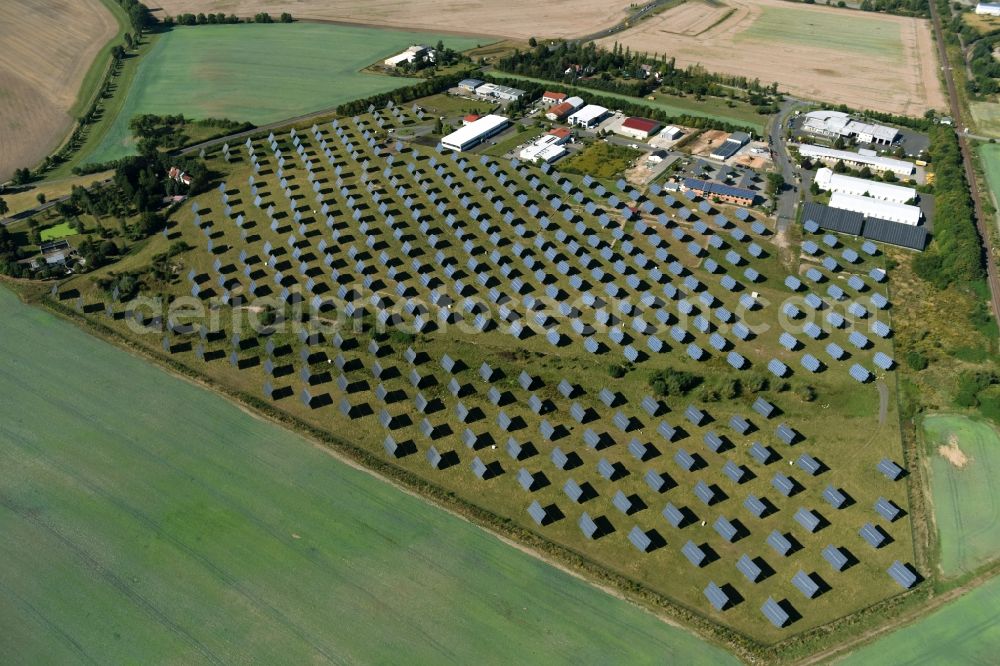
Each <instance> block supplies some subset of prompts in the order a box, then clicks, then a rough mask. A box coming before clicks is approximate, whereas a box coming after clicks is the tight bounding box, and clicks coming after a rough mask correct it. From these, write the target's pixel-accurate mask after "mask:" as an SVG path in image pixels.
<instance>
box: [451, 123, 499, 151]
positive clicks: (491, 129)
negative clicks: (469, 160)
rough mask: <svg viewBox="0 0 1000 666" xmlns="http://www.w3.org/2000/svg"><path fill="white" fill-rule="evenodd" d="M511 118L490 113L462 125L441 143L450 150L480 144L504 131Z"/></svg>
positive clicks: (460, 149) (459, 149)
mask: <svg viewBox="0 0 1000 666" xmlns="http://www.w3.org/2000/svg"><path fill="white" fill-rule="evenodd" d="M509 124H510V120H509V119H508V118H506V117H504V116H497V115H493V114H490V115H488V116H483V117H482V118H480V119H479V120H476V121H474V122H471V123H469V124H468V125H465V126H464V127H460V128H458V129H457V130H455V131H454V132H452V133H451V134H449V135H447V136H446V137H444V138H442V139H441V145H442V146H444V147H445V148H447V149H448V150H455V151H458V152H461V151H463V150H468V149H469V148H472V147H474V146H477V145H479V144H480V143H481V142H482V141H484V140H486V139H488V138H490V137H491V136H495V135H497V134H499V133H500V132H502V131H504V129H506V128H507V126H508V125H509Z"/></svg>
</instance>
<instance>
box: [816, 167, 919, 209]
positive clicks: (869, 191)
mask: <svg viewBox="0 0 1000 666" xmlns="http://www.w3.org/2000/svg"><path fill="white" fill-rule="evenodd" d="M816 185H817V187H819V189H821V190H825V191H827V192H833V193H835V194H852V195H855V196H866V197H870V198H872V199H877V200H879V201H889V202H892V203H899V204H901V203H906V202H907V201H910V200H911V199H915V198H916V196H917V191H916V190H915V189H913V188H912V187H903V186H902V185H893V184H892V183H880V182H877V181H874V180H865V179H864V178H855V177H854V176H845V175H844V174H841V173H834V172H833V171H831V170H830V169H827V168H825V167H824V168H822V169H820V170H819V171H817V172H816Z"/></svg>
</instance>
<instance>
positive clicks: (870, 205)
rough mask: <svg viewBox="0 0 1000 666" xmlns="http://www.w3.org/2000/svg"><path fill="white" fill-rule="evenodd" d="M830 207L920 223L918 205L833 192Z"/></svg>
mask: <svg viewBox="0 0 1000 666" xmlns="http://www.w3.org/2000/svg"><path fill="white" fill-rule="evenodd" d="M830 207H831V208H837V209H840V210H846V211H850V212H852V213H861V214H862V215H864V216H865V217H869V218H876V219H879V220H888V221H889V222H896V223H898V224H906V225H908V226H911V227H915V226H917V225H918V224H920V218H921V216H922V213H921V211H920V207H919V206H910V205H908V204H900V203H893V202H891V201H881V200H879V199H873V198H871V197H863V196H858V195H856V194H846V193H844V192H834V193H833V196H832V197H830Z"/></svg>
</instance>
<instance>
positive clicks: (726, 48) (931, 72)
mask: <svg viewBox="0 0 1000 666" xmlns="http://www.w3.org/2000/svg"><path fill="white" fill-rule="evenodd" d="M725 3H726V4H727V5H729V6H730V7H731V8H733V9H734V11H733V12H732V14H731V15H729V17H728V18H726V19H725V20H724V21H722V22H721V23H719V24H718V25H714V26H712V27H710V28H708V29H706V30H704V31H703V32H701V33H700V34H698V35H697V37H693V36H689V35H686V34H678V33H677V26H675V25H674V24H673V21H672V18H673V17H674V16H678V15H680V12H681V10H683V11H684V12H685V13H684V17H685V18H684V20H685V22H686V23H687V24H692V23H691V22H692V21H693V19H691V18H689V17H688V14H687V13H690V12H696V11H699V10H700V11H701V12H702V13H703V15H704V17H705V20H706V21H709V23H711V17H713V16H715V17H716V18H717V17H718V15H719V13H718V12H719V8H718V7H713V6H710V5H707V4H703V3H699V2H688V3H685V4H684V5H681V6H680V7H677V8H676V9H672V10H669V11H667V12H664V13H663V14H659V15H656V16H653V17H651V18H649V19H647V20H645V21H642V22H641V23H639V24H638V25H637V26H636V27H634V28H631V29H629V30H626V31H624V32H621V33H618V34H617V35H614V36H613V37H609V38H608V39H606V40H601V42H599V43H601V44H603V45H604V46H607V47H610V46H612V45H613V44H614V42H619V43H621V44H624V45H627V46H629V47H631V48H632V50H633V51H646V52H649V53H666V54H667V55H670V56H673V57H674V58H676V60H677V64H679V65H682V66H686V65H693V64H701V65H703V66H704V67H705V68H706V69H708V70H709V71H718V72H725V73H729V74H735V75H742V76H746V77H749V78H759V79H760V80H761V81H763V82H771V81H775V80H777V81H778V83H779V84H780V86H781V88H782V89H783V90H786V91H788V92H790V93H792V94H793V95H799V96H802V97H806V98H810V99H817V100H824V101H830V102H837V103H845V104H848V105H850V106H852V107H856V108H862V109H865V108H870V109H876V110H879V111H887V112H891V113H902V114H908V115H922V114H923V113H924V111H925V110H927V109H928V108H931V107H933V108H941V109H943V108H945V98H944V94H943V92H942V90H941V86H940V83H939V82H938V78H937V73H938V64H937V56H936V51H935V48H934V44H933V42H932V41H931V29H930V22H929V21H926V20H920V19H911V18H905V17H900V16H890V15H884V14H878V15H876V14H868V13H866V14H864V15H863V20H865V21H886V22H890V23H895V24H898V25H899V27H900V38H901V41H902V52H901V53H896V54H886V57H885V58H881V57H872V56H871V55H870V54H865V53H852V52H845V51H843V50H840V49H833V48H826V47H822V46H814V45H810V44H790V43H784V42H781V43H775V42H771V41H767V40H764V39H757V38H753V39H751V38H746V37H743V36H742V33H744V32H746V31H747V30H748V29H749V28H750V27H751V26H752V25H753V24H754V22H755V21H756V20H757V19H758V18H760V16H761V14H762V13H763V9H764V8H765V7H776V8H782V9H785V10H788V9H795V8H799V9H800V11H802V12H835V13H837V14H838V15H839V16H841V17H844V16H850V17H853V16H859V17H860V16H861V15H859V14H857V13H849V12H846V11H845V10H843V9H836V8H832V7H824V6H819V5H810V6H805V5H802V6H801V7H799V6H797V5H794V4H790V3H788V2H783V1H782V0H725ZM675 12H676V13H675Z"/></svg>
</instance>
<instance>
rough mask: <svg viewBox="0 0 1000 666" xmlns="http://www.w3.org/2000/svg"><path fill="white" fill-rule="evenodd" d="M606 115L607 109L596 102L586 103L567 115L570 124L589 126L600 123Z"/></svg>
mask: <svg viewBox="0 0 1000 666" xmlns="http://www.w3.org/2000/svg"><path fill="white" fill-rule="evenodd" d="M607 115H608V110H607V109H606V108H604V107H603V106H599V105H597V104H588V105H587V106H585V107H583V108H582V109H580V110H579V111H577V112H576V113H574V114H573V115H571V116H570V117H569V124H570V125H577V126H579V127H584V128H587V129H589V128H591V127H594V126H596V125H597V124H598V123H600V122H601V121H602V120H604V118H606V117H607Z"/></svg>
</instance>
